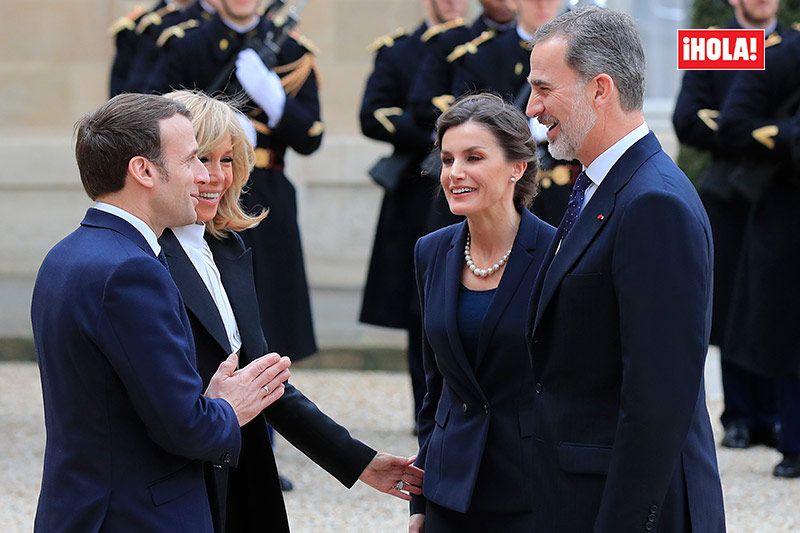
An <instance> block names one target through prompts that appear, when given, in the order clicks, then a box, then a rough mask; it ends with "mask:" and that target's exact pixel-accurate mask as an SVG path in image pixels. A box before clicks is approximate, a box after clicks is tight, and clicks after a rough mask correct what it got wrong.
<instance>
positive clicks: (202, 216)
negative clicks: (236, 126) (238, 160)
mask: <svg viewBox="0 0 800 533" xmlns="http://www.w3.org/2000/svg"><path fill="white" fill-rule="evenodd" d="M200 162H202V163H203V165H205V167H206V170H208V183H204V184H202V185H200V195H199V198H198V203H197V207H196V208H195V210H196V211H197V222H203V223H205V222H209V221H211V220H214V217H215V216H217V208H218V207H219V202H220V200H222V196H223V195H224V194H225V192H226V191H227V190H228V188H230V186H231V183H233V144H232V142H231V136H230V134H227V135H226V136H225V137H224V138H223V139H222V140H221V141H220V142H219V143H218V144H217V145H216V147H215V148H214V149H213V150H212V151H211V152H209V153H207V154H201V155H200Z"/></svg>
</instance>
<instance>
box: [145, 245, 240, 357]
mask: <svg viewBox="0 0 800 533" xmlns="http://www.w3.org/2000/svg"><path fill="white" fill-rule="evenodd" d="M159 242H160V243H161V247H162V248H163V249H164V255H166V256H167V263H168V264H169V272H170V274H171V275H172V279H174V280H175V284H176V285H177V286H178V288H179V289H180V291H181V296H183V301H184V303H185V304H186V307H187V308H188V309H189V310H191V311H192V313H193V314H194V315H195V316H196V317H197V319H198V320H199V321H200V323H201V324H202V325H203V327H204V328H205V329H206V331H207V332H208V334H209V335H211V337H213V338H214V340H215V341H217V343H218V344H219V345H220V347H221V348H222V349H223V350H224V351H225V353H230V352H231V345H230V341H229V340H228V334H227V332H226V331H225V325H224V324H223V323H222V318H221V317H220V314H219V310H218V309H217V305H216V304H215V303H214V299H213V298H212V297H211V293H209V292H208V288H207V287H206V284H205V283H204V282H203V279H202V278H201V277H200V274H198V273H197V270H196V269H195V268H194V265H193V264H192V261H191V260H190V259H189V257H188V256H187V255H186V252H185V251H184V250H183V247H181V244H180V242H178V238H177V237H175V234H174V233H172V231H171V230H169V229H165V230H164V233H163V234H162V235H161V238H160V239H159Z"/></svg>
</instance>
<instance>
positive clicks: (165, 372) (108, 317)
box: [97, 257, 241, 466]
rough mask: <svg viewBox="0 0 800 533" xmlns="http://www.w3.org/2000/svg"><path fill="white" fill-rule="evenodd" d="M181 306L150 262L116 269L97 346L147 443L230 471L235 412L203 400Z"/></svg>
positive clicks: (236, 442) (235, 447)
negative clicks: (150, 441)
mask: <svg viewBox="0 0 800 533" xmlns="http://www.w3.org/2000/svg"><path fill="white" fill-rule="evenodd" d="M182 314H183V302H182V301H181V298H180V295H179V293H178V288H177V287H176V286H175V283H174V282H173V281H172V279H171V278H170V276H169V273H168V272H167V271H166V269H164V268H163V267H162V266H161V265H160V264H159V263H158V262H156V261H155V260H153V259H151V258H147V257H140V258H134V259H131V260H128V261H126V262H124V263H123V264H121V265H120V266H119V267H118V268H117V269H116V270H115V271H114V272H113V273H112V274H111V276H110V277H109V279H108V280H107V281H106V284H105V288H104V292H103V299H102V308H101V312H100V314H99V317H98V324H97V331H98V343H99V345H100V348H101V349H102V350H103V352H104V353H105V354H107V357H108V358H109V362H110V364H111V365H112V367H113V368H114V370H115V371H116V373H117V375H118V376H119V379H120V380H121V381H122V384H123V386H124V387H125V390H126V391H127V394H128V396H129V397H130V400H131V403H132V404H133V406H134V409H135V410H136V412H137V414H138V415H139V417H140V418H141V419H142V421H143V423H144V425H145V426H146V427H147V431H148V434H149V435H150V437H151V438H152V439H153V441H154V442H156V443H157V444H159V445H160V446H161V447H162V448H163V449H164V450H166V451H167V452H170V453H173V454H175V455H180V456H183V457H188V458H190V459H199V460H203V461H210V462H214V463H218V464H222V463H224V464H230V465H232V466H233V465H235V464H236V461H237V459H238V456H239V450H240V447H241V437H240V431H239V424H238V421H237V419H236V413H235V412H234V411H233V408H232V407H231V406H230V405H229V404H228V402H226V401H225V400H222V399H211V398H206V397H205V396H203V388H202V387H203V383H202V379H201V378H200V375H199V374H198V373H197V369H196V367H195V362H194V361H195V354H194V346H193V344H192V342H191V340H190V339H191V332H190V331H189V330H188V323H184V321H183V320H182V319H181V316H182Z"/></svg>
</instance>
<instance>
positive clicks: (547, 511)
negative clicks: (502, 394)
mask: <svg viewBox="0 0 800 533" xmlns="http://www.w3.org/2000/svg"><path fill="white" fill-rule="evenodd" d="M556 245H557V243H554V244H553V246H551V248H550V250H549V251H548V254H547V258H546V259H545V264H544V266H543V267H542V271H541V273H540V275H539V279H538V280H537V282H536V287H535V289H534V295H533V302H532V310H533V312H534V315H533V323H532V325H531V329H532V332H531V344H530V347H531V355H532V360H533V370H534V375H535V376H536V381H537V383H536V385H535V391H536V395H535V401H534V415H535V420H534V431H535V439H534V459H533V463H534V478H533V481H534V494H535V498H534V502H535V513H536V521H537V524H539V525H541V527H542V531H592V530H594V531H604V532H605V531H607V532H613V533H617V532H623V531H669V532H684V531H704V532H712V531H714V532H716V531H723V530H724V529H725V520H724V512H723V505H722V490H721V487H720V481H719V473H718V470H717V461H716V454H715V450H714V441H713V436H712V434H711V425H710V422H709V418H708V411H707V410H706V402H705V394H704V390H703V365H704V362H705V356H706V351H707V349H708V338H709V332H710V324H711V322H710V315H711V289H712V287H711V285H712V282H711V279H712V242H711V228H710V226H709V223H708V218H707V217H706V213H705V210H704V209H703V206H702V204H701V203H700V199H699V198H698V196H697V193H696V192H695V190H694V187H693V186H692V184H691V183H690V182H689V180H688V179H687V178H686V176H685V175H684V174H683V173H682V172H681V171H680V170H679V169H678V167H677V166H675V164H674V163H673V162H672V160H670V158H669V157H668V156H667V155H666V154H665V153H664V152H663V151H662V150H661V146H660V144H659V143H658V140H656V137H655V135H653V134H652V133H649V134H648V135H647V136H645V137H644V138H642V139H641V140H639V141H638V142H637V143H635V144H634V145H633V146H632V147H631V148H629V149H628V150H627V151H626V152H625V153H624V154H623V155H622V157H621V158H620V159H619V160H618V161H617V163H616V164H615V165H614V166H613V167H612V168H611V170H610V171H609V173H608V175H607V176H606V177H605V179H604V181H603V182H602V183H601V185H600V186H599V187H598V189H597V190H596V191H595V194H594V195H593V196H592V198H591V200H590V201H589V202H588V203H587V205H586V206H585V208H584V209H583V211H582V213H581V215H580V217H579V218H578V220H577V222H576V223H575V225H574V226H573V228H572V230H571V231H570V233H569V235H568V236H567V238H566V239H564V241H563V243H562V244H561V248H560V249H559V250H558V253H557V254H556Z"/></svg>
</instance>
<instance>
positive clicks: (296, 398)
mask: <svg viewBox="0 0 800 533" xmlns="http://www.w3.org/2000/svg"><path fill="white" fill-rule="evenodd" d="M264 415H265V416H266V419H267V421H268V422H269V423H270V425H272V426H273V427H274V428H275V429H276V430H278V433H280V434H281V435H283V436H284V437H285V438H286V440H288V441H289V442H291V443H292V445H293V446H294V447H295V448H297V449H298V450H300V451H301V452H303V453H304V454H305V455H306V456H308V457H309V458H310V459H311V460H312V461H314V462H315V463H317V464H318V465H319V466H321V467H322V468H324V469H325V470H326V471H327V472H328V473H329V474H330V475H332V476H333V477H335V478H336V479H338V480H339V482H340V483H341V484H342V485H344V486H346V487H348V488H350V487H352V486H353V485H354V484H355V482H356V481H357V480H358V477H359V476H360V475H361V473H362V472H363V471H364V469H365V468H366V467H367V465H368V464H369V463H370V461H372V459H373V458H374V457H375V455H376V454H377V452H376V451H375V450H373V449H372V448H370V447H369V446H367V445H366V444H364V443H363V442H361V441H359V440H358V439H355V438H353V437H352V436H350V433H349V432H348V431H347V429H346V428H344V427H342V426H340V425H339V424H337V423H336V422H335V421H334V420H332V419H331V418H330V417H328V416H327V415H326V414H325V413H323V412H322V411H320V409H319V408H318V407H317V406H316V405H315V404H314V402H312V401H311V400H309V399H308V398H306V397H305V396H304V395H303V393H302V392H300V391H299V390H297V389H296V388H294V387H293V386H292V385H291V384H289V383H286V390H285V392H284V394H283V396H282V397H281V399H280V400H278V401H277V402H275V403H274V404H272V405H271V406H269V407H268V408H267V409H265V410H264Z"/></svg>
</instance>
